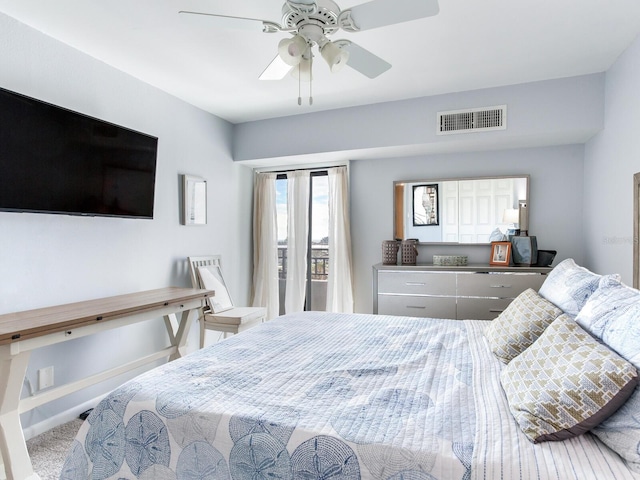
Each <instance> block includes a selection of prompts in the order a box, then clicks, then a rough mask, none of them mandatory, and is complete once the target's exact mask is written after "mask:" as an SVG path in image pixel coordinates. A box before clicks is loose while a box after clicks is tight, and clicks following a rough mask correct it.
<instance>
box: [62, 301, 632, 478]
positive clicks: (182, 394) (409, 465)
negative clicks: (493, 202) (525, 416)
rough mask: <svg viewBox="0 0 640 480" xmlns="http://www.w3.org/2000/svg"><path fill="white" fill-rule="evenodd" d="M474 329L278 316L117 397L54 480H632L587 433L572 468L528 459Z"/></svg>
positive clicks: (558, 453)
mask: <svg viewBox="0 0 640 480" xmlns="http://www.w3.org/2000/svg"><path fill="white" fill-rule="evenodd" d="M484 326H486V322H483V321H455V320H439V319H427V318H407V317H392V316H378V315H376V316H374V315H361V314H353V315H346V314H328V313H321V312H307V313H300V314H294V315H287V316H284V317H280V318H277V319H275V320H272V321H270V322H267V323H265V324H262V325H260V326H258V327H255V328H253V329H250V330H247V331H246V332H243V333H241V334H239V335H236V336H233V337H231V338H229V339H227V340H224V341H223V342H220V343H218V344H216V345H213V346H211V347H208V348H206V349H203V350H199V351H197V352H195V353H193V354H191V355H189V356H187V357H185V358H182V359H179V360H176V361H174V362H171V363H168V364H166V365H163V366H161V367H159V368H156V369H154V370H151V371H149V372H147V373H145V374H143V375H141V376H139V377H137V378H135V379H134V380H132V381H130V382H128V383H126V384H124V385H123V386H122V387H120V388H118V389H117V390H115V391H114V392H113V393H112V394H110V395H109V396H108V397H106V398H105V399H104V400H103V401H102V402H100V404H99V405H98V406H97V407H96V408H95V409H94V411H93V412H92V414H91V415H90V416H89V418H88V419H87V421H86V422H85V423H84V425H83V426H82V428H81V430H80V431H79V433H78V436H77V438H76V440H75V441H74V444H73V446H72V448H71V450H70V452H69V455H68V457H67V459H66V462H65V464H64V468H63V471H62V473H61V477H60V478H61V479H64V480H80V479H82V480H85V479H92V480H103V479H131V480H133V479H136V478H137V479H141V480H187V479H189V480H190V479H224V480H226V479H229V480H231V479H233V480H244V479H261V478H264V479H305V480H307V479H348V480H351V479H353V480H357V479H380V480H396V479H397V480H400V479H403V480H453V479H461V480H467V479H480V478H483V479H493V478H505V479H510V478H523V479H528V478H542V479H547V478H549V479H550V478H557V479H563V480H564V479H567V478H579V479H587V478H594V479H598V478H634V477H633V475H632V474H631V473H628V470H627V469H626V468H623V467H624V465H623V464H622V462H620V461H619V459H618V460H617V462H618V463H620V464H621V465H622V466H618V465H615V466H614V467H615V468H613V469H612V467H611V464H615V463H616V458H615V457H616V455H615V454H613V453H612V452H609V453H607V451H606V450H607V449H606V447H603V446H602V445H601V444H598V443H597V440H595V439H594V438H592V437H587V436H586V435H585V436H583V437H579V438H587V440H585V441H584V442H585V444H586V443H589V442H590V443H589V445H587V446H584V445H582V444H581V442H582V440H580V439H577V440H575V442H573V446H574V447H575V448H574V447H572V448H574V449H575V450H576V452H577V453H574V454H573V457H572V458H567V455H566V453H563V451H564V450H566V447H562V448H557V447H556V446H552V447H548V446H544V447H543V448H542V449H540V448H538V450H535V448H536V447H539V446H534V445H533V444H530V443H529V442H528V441H527V440H526V439H525V438H524V436H523V435H522V434H521V432H519V430H518V429H517V426H515V422H514V421H513V419H512V418H510V414H509V412H508V407H506V400H505V401H504V405H502V404H501V402H502V400H500V399H499V397H500V395H501V389H500V385H499V380H497V375H499V369H500V368H501V366H500V365H501V364H500V362H499V361H498V360H497V359H495V358H494V357H493V356H492V355H491V353H490V351H489V349H488V347H487V345H486V343H485V341H484V338H483V335H482V329H483V328H484ZM479 362H484V363H486V364H488V365H483V364H480V365H479V364H478V363H479ZM474 364H475V365H474ZM502 397H504V395H503V394H502ZM496 399H497V400H496ZM505 408H506V412H505V411H502V409H505ZM496 415H501V416H504V418H496V417H495V416H496ZM514 426H515V428H514ZM562 443H565V442H562ZM545 445H546V444H545ZM523 452H524V453H523ZM536 452H537V453H536ZM594 452H595V453H594ZM603 452H604V453H603ZM589 457H593V458H589ZM596 457H597V458H596ZM584 461H586V462H591V463H590V464H588V465H587V466H588V467H589V468H585V466H584V465H580V463H581V462H584ZM594 462H600V463H603V462H604V463H603V464H604V465H605V467H606V469H605V470H604V471H605V472H606V473H607V475H609V476H607V477H602V476H598V475H599V472H601V470H600V467H601V465H600V464H599V465H598V468H594V467H593V466H594ZM523 469H524V470H523ZM581 469H585V470H584V472H583V471H582V470H581ZM528 471H530V472H535V475H536V476H535V477H531V476H529V474H528V473H527V472H528ZM583 473H584V476H582V474H583ZM511 474H515V475H516V476H515V477H512V476H510V475H511Z"/></svg>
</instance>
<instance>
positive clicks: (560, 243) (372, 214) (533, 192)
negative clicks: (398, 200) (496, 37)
mask: <svg viewBox="0 0 640 480" xmlns="http://www.w3.org/2000/svg"><path fill="white" fill-rule="evenodd" d="M583 153H584V152H583V147H582V146H581V145H569V146H563V147H547V148H530V149H518V150H501V151H495V152H476V153H457V154H453V153H452V154H443V155H430V156H424V157H414V158H394V159H384V160H367V161H364V160H363V161H356V162H352V163H351V168H350V175H351V185H350V186H351V232H352V238H353V245H354V252H353V256H354V270H355V273H354V277H355V299H356V311H358V312H371V311H372V301H373V300H372V299H373V297H372V280H373V277H372V266H373V265H374V264H376V263H380V262H381V261H382V241H383V240H392V239H393V181H394V180H420V179H425V180H428V179H430V178H455V177H472V176H493V175H521V174H529V175H530V186H529V187H530V193H529V197H530V201H529V204H530V221H529V227H530V228H529V233H530V234H531V235H535V236H536V237H537V238H538V248H540V249H548V250H557V251H558V256H557V257H556V262H555V263H557V262H558V261H560V260H562V259H565V258H568V257H573V258H574V259H576V261H577V262H581V261H583V259H584V254H583V248H582V242H583V238H582V216H581V212H582V178H583V163H582V159H583ZM568 212H571V213H568ZM434 254H460V255H468V256H469V262H470V263H487V262H488V259H489V247H488V246H487V245H483V246H468V245H460V246H421V247H420V248H419V253H418V261H419V262H421V263H431V260H430V259H431V256H432V255H434Z"/></svg>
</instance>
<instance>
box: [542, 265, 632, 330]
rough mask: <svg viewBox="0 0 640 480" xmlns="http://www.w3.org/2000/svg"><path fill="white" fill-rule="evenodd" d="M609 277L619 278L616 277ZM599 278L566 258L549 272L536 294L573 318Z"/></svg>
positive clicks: (596, 284)
mask: <svg viewBox="0 0 640 480" xmlns="http://www.w3.org/2000/svg"><path fill="white" fill-rule="evenodd" d="M611 277H612V278H620V277H619V276H617V275H612V276H611ZM601 278H602V275H598V274H597V273H593V272H591V271H589V270H587V269H586V268H584V267H581V266H580V265H577V264H576V262H574V260H573V259H572V258H568V259H566V260H564V261H563V262H561V263H559V264H558V265H557V266H556V267H555V268H554V269H553V270H551V272H550V273H549V275H548V276H547V279H546V280H545V281H544V283H543V284H542V286H541V287H540V291H539V292H538V293H540V296H542V297H544V298H546V299H547V300H549V301H550V302H551V303H553V304H554V305H555V306H556V307H558V308H561V309H562V310H563V311H564V313H568V314H569V315H571V316H572V317H575V316H576V315H578V312H580V310H581V309H582V307H583V306H584V304H585V303H586V302H587V300H588V299H589V297H590V296H591V294H592V293H593V292H595V291H596V289H597V288H598V284H599V283H600V279H601Z"/></svg>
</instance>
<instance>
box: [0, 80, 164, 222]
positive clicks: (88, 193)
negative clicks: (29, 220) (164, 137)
mask: <svg viewBox="0 0 640 480" xmlns="http://www.w3.org/2000/svg"><path fill="white" fill-rule="evenodd" d="M157 148H158V139H157V138H156V137H152V136H150V135H146V134H143V133H140V132H136V131H133V130H130V129H127V128H124V127H121V126H118V125H114V124H111V123H107V122H104V121H102V120H98V119H96V118H92V117H89V116H87V115H83V114H80V113H76V112H73V111H71V110H67V109H65V108H61V107H57V106H55V105H51V104H49V103H45V102H42V101H40V100H36V99H34V98H30V97H26V96H24V95H20V94H17V93H14V92H10V91H8V90H5V89H2V88H0V210H2V211H11V212H40V213H63V214H69V215H91V216H114V217H134V218H153V201H154V191H155V175H156V155H157Z"/></svg>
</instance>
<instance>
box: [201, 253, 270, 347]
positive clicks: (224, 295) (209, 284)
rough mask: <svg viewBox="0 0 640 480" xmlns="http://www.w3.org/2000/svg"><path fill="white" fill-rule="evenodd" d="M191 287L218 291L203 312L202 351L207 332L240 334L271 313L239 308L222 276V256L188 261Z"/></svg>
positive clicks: (261, 309) (210, 298)
mask: <svg viewBox="0 0 640 480" xmlns="http://www.w3.org/2000/svg"><path fill="white" fill-rule="evenodd" d="M188 261H189V271H190V273H191V284H192V285H193V287H194V288H206V289H207V290H214V291H215V295H214V296H212V297H209V298H208V299H207V305H206V306H204V307H203V308H202V309H201V311H200V348H202V347H204V334H205V329H206V330H216V331H218V332H223V334H224V336H225V337H226V334H227V333H233V334H235V333H238V332H239V331H240V330H245V329H247V328H250V327H253V326H255V325H257V324H259V323H262V322H264V321H265V319H266V316H267V309H266V308H263V307H235V306H234V305H233V301H232V300H231V295H230V294H229V290H228V289H227V285H226V284H225V282H224V277H223V276H222V267H221V265H220V263H221V262H220V255H209V256H204V257H188Z"/></svg>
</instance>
